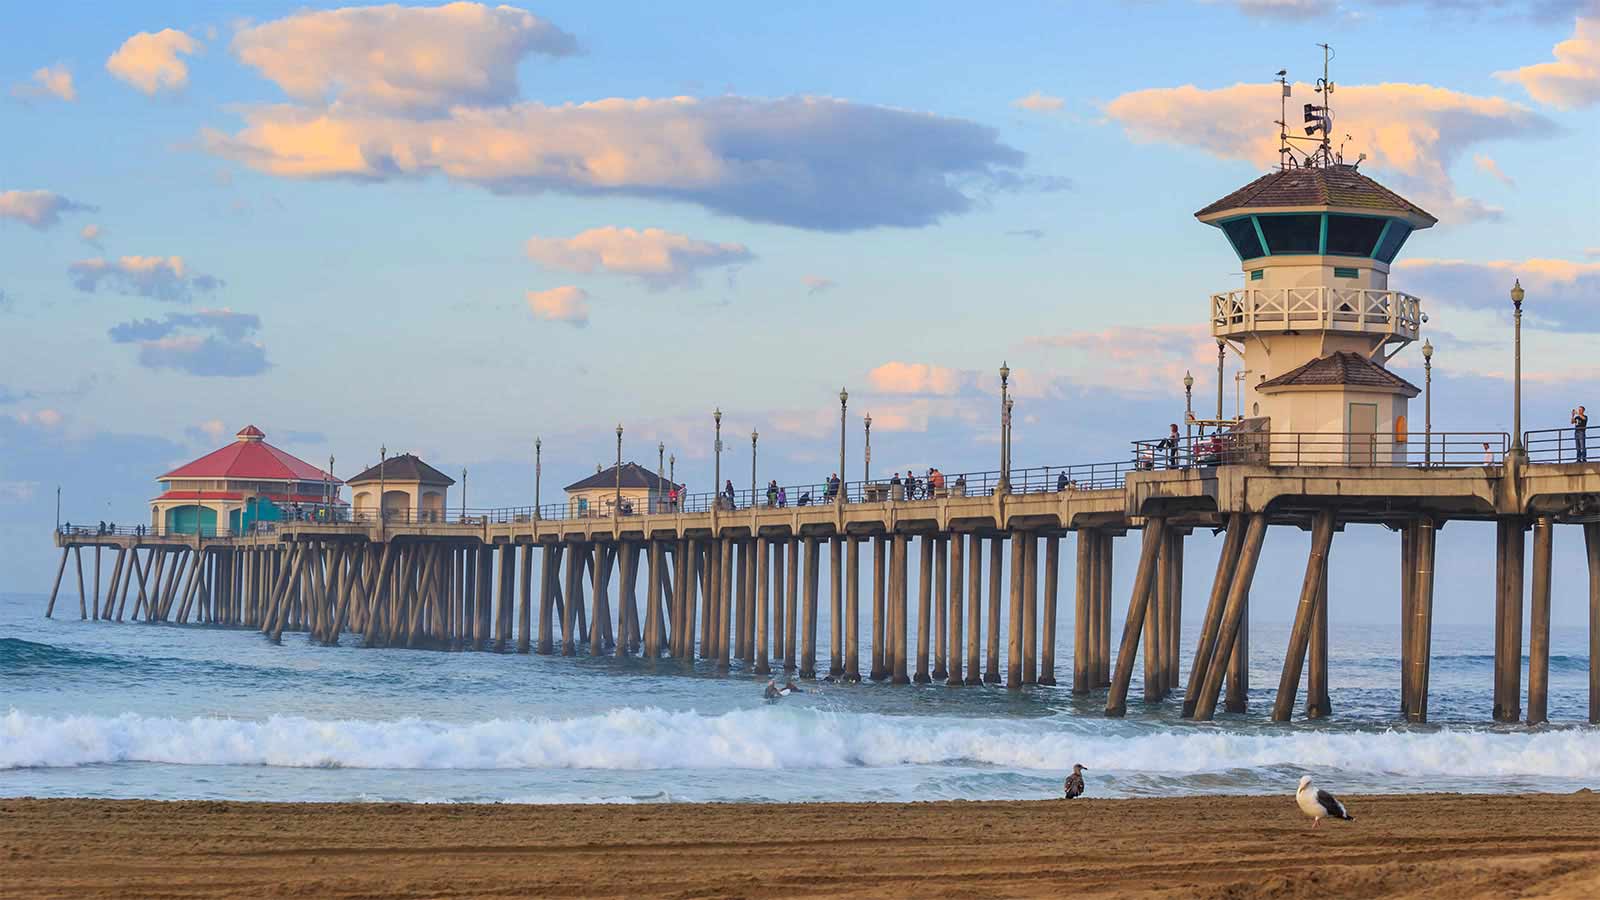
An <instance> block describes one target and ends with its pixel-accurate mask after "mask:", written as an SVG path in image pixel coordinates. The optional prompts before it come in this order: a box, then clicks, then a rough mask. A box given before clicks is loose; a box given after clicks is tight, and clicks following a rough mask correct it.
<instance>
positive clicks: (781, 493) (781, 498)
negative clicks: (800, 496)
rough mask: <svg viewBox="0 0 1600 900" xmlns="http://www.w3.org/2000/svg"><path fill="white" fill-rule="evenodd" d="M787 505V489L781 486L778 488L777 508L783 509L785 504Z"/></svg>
mask: <svg viewBox="0 0 1600 900" xmlns="http://www.w3.org/2000/svg"><path fill="white" fill-rule="evenodd" d="M788 505H789V492H788V490H786V489H784V488H781V487H780V488H778V508H779V509H783V508H784V507H785V506H788Z"/></svg>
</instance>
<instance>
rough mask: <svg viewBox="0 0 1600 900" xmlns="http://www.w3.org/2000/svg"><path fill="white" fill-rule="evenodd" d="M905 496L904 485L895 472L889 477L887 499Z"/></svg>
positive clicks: (899, 498)
mask: <svg viewBox="0 0 1600 900" xmlns="http://www.w3.org/2000/svg"><path fill="white" fill-rule="evenodd" d="M905 496H906V493H905V485H904V484H903V483H902V482H901V481H900V473H899V472H895V473H894V477H893V478H891V479H889V499H890V500H904V499H905Z"/></svg>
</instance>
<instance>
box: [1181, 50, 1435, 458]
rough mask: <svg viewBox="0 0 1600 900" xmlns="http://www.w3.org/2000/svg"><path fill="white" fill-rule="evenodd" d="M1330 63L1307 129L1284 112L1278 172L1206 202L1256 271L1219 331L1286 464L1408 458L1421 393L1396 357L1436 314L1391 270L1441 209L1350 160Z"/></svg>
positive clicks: (1273, 451) (1244, 411) (1217, 312)
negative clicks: (1398, 371) (1412, 409)
mask: <svg viewBox="0 0 1600 900" xmlns="http://www.w3.org/2000/svg"><path fill="white" fill-rule="evenodd" d="M1324 49H1325V54H1326V52H1327V51H1326V48H1324ZM1326 60H1327V56H1326V55H1325V58H1324V67H1323V77H1322V78H1321V79H1319V80H1318V82H1317V85H1316V91H1317V94H1318V97H1319V101H1320V102H1318V103H1306V104H1304V112H1305V123H1304V130H1305V132H1306V134H1305V136H1304V137H1302V136H1300V135H1295V134H1290V133H1289V127H1288V124H1287V121H1288V120H1287V115H1285V117H1284V118H1282V119H1280V120H1279V122H1278V125H1279V138H1280V142H1281V144H1280V150H1279V156H1280V159H1279V165H1278V168H1277V170H1276V171H1274V172H1271V173H1269V174H1267V175H1263V176H1261V177H1260V178H1257V179H1256V180H1255V181H1252V182H1250V183H1249V184H1247V185H1245V186H1244V187H1242V188H1240V189H1238V190H1237V191H1234V192H1233V193H1231V194H1229V195H1228V196H1226V197H1223V198H1222V199H1221V200H1218V201H1217V202H1215V203H1212V204H1211V205H1209V206H1207V207H1205V208H1204V209H1202V210H1200V211H1199V212H1197V213H1195V218H1197V219H1199V220H1200V221H1201V222H1204V223H1206V224H1207V225H1213V226H1215V227H1216V228H1218V229H1220V230H1221V231H1222V233H1223V235H1224V236H1226V237H1227V239H1228V242H1229V243H1230V244H1231V245H1232V247H1233V250H1234V252H1235V253H1236V254H1238V256H1239V261H1240V264H1241V266H1242V267H1243V270H1244V285H1243V286H1242V287H1240V288H1238V289H1236V290H1230V291H1226V292H1224V293H1220V294H1213V295H1212V297H1211V331H1212V335H1213V336H1214V337H1215V338H1216V339H1217V344H1218V350H1219V354H1220V352H1221V351H1223V350H1224V349H1225V345H1231V346H1232V348H1233V349H1234V351H1235V352H1236V353H1237V354H1238V357H1239V358H1240V359H1242V360H1243V364H1244V365H1243V372H1242V373H1241V375H1242V380H1243V384H1242V385H1240V387H1241V388H1243V390H1242V391H1241V392H1240V400H1239V402H1240V409H1239V415H1240V417H1242V418H1245V419H1247V420H1249V419H1254V420H1256V421H1255V422H1254V423H1253V425H1254V428H1253V430H1256V431H1261V430H1265V431H1266V432H1267V433H1268V434H1267V436H1266V437H1265V438H1264V439H1262V440H1257V441H1252V446H1253V447H1255V448H1258V450H1259V449H1260V448H1270V449H1269V450H1266V452H1268V453H1270V462H1271V463H1272V464H1275V465H1306V464H1311V465H1371V464H1375V463H1384V464H1392V463H1403V462H1404V461H1405V459H1406V450H1407V446H1408V442H1409V440H1410V437H1409V434H1408V432H1409V429H1408V425H1407V414H1406V408H1407V401H1408V400H1410V398H1412V397H1415V396H1417V394H1418V393H1420V391H1418V389H1417V388H1416V387H1415V386H1414V385H1412V384H1410V383H1409V382H1407V381H1406V380H1405V379H1403V378H1401V377H1399V376H1398V375H1395V374H1394V373H1393V372H1391V371H1389V369H1388V363H1389V361H1390V360H1391V359H1392V358H1393V357H1394V355H1395V354H1396V353H1398V352H1399V351H1400V350H1401V349H1403V348H1404V347H1405V346H1406V345H1407V344H1409V343H1411V342H1412V341H1414V340H1416V339H1417V338H1418V336H1419V333H1420V331H1421V328H1422V324H1423V323H1424V322H1425V321H1426V320H1427V317H1426V316H1424V315H1423V314H1422V301H1421V300H1420V299H1418V298H1417V297H1414V296H1412V295H1410V294H1406V293H1403V292H1401V291H1396V290H1391V289H1390V287H1389V269H1390V266H1391V265H1392V264H1393V263H1394V260H1395V257H1396V256H1398V255H1399V253H1400V250H1401V248H1402V247H1404V246H1405V243H1406V240H1407V238H1409V237H1410V236H1411V234H1412V233H1413V232H1415V231H1417V230H1420V229H1423V228H1428V227H1431V226H1432V225H1433V224H1435V223H1436V222H1437V221H1438V220H1437V219H1435V218H1434V217H1433V216H1431V215H1429V214H1428V213H1427V212H1426V211H1424V210H1423V209H1421V208H1420V207H1418V206H1417V205H1416V204H1414V203H1411V202H1410V201H1408V200H1406V199H1405V198H1404V197H1401V196H1400V195H1399V194H1396V193H1395V192H1394V191H1391V190H1389V189H1388V188H1386V187H1384V186H1383V185H1381V184H1379V183H1378V182H1376V181H1374V180H1373V179H1371V178H1369V177H1367V176H1366V175H1364V174H1362V173H1361V172H1360V171H1359V168H1358V167H1359V165H1360V163H1361V161H1362V159H1365V154H1363V155H1362V157H1361V158H1360V159H1357V160H1356V162H1355V163H1351V164H1347V163H1345V161H1344V158H1343V153H1342V151H1339V152H1336V151H1335V150H1334V148H1333V145H1332V141H1331V139H1330V132H1331V130H1332V128H1333V108H1332V102H1331V100H1332V95H1333V91H1334V85H1333V82H1332V81H1330V80H1329V79H1328V74H1327V64H1326ZM1278 74H1279V84H1280V85H1282V89H1283V97H1284V101H1283V108H1284V112H1285V113H1287V109H1288V104H1289V100H1288V98H1289V96H1290V90H1291V89H1290V84H1289V82H1288V80H1287V78H1286V77H1285V73H1283V72H1280V73H1278ZM1218 417H1219V418H1220V417H1221V416H1220V410H1219V416H1218ZM1419 450H1420V448H1419Z"/></svg>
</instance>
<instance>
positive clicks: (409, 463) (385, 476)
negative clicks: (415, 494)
mask: <svg viewBox="0 0 1600 900" xmlns="http://www.w3.org/2000/svg"><path fill="white" fill-rule="evenodd" d="M379 469H382V470H383V471H382V475H381V478H382V480H384V481H416V482H419V483H421V484H442V485H446V486H449V485H452V484H455V483H456V480H455V479H454V478H451V477H450V476H449V475H446V474H444V473H443V472H441V471H439V470H438V469H435V468H434V467H433V466H430V465H428V464H427V463H425V462H423V461H422V460H420V459H417V458H416V457H415V456H413V455H412V454H410V453H402V454H400V455H399V456H391V457H389V458H388V459H386V460H384V461H383V462H381V463H379V464H378V465H376V466H373V467H372V468H370V469H368V470H366V471H365V472H362V473H361V474H360V475H357V476H356V477H354V478H352V479H350V480H349V481H346V482H345V484H361V483H363V482H367V481H378V480H379V479H380V475H379V471H378V470H379Z"/></svg>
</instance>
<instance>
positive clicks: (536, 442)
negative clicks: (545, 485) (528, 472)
mask: <svg viewBox="0 0 1600 900" xmlns="http://www.w3.org/2000/svg"><path fill="white" fill-rule="evenodd" d="M543 447H544V441H543V440H542V439H540V438H534V439H533V519H534V521H536V522H537V521H538V520H539V499H540V498H539V488H540V484H539V477H540V475H542V474H543V469H544V459H543V458H542V454H541V451H542V448H543Z"/></svg>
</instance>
